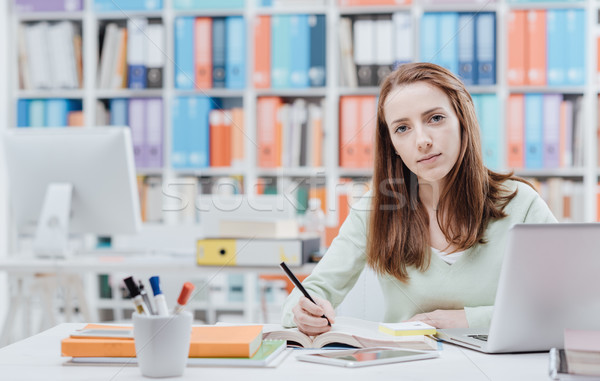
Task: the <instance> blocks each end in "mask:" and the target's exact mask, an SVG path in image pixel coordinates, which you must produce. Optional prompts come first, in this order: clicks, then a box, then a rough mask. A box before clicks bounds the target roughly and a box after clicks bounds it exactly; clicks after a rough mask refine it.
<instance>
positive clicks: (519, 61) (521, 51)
mask: <svg viewBox="0 0 600 381" xmlns="http://www.w3.org/2000/svg"><path fill="white" fill-rule="evenodd" d="M526 24H527V11H523V10H521V11H511V12H510V15H509V17H508V84H509V85H510V86H523V85H525V72H526V70H527V69H526V66H525V52H526V47H525V41H526V38H525V36H526V33H525V32H526V30H525V26H526Z"/></svg>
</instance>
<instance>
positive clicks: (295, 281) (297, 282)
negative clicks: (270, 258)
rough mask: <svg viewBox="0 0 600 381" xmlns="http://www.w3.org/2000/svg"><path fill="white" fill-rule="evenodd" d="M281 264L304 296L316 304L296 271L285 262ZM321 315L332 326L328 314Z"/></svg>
mask: <svg viewBox="0 0 600 381" xmlns="http://www.w3.org/2000/svg"><path fill="white" fill-rule="evenodd" d="M279 266H280V267H281V268H282V269H283V271H285V273H286V275H287V276H288V278H290V280H291V281H292V283H294V285H295V286H296V287H298V290H300V292H302V293H303V294H304V296H306V298H308V300H310V301H311V302H313V303H314V304H317V302H315V301H314V299H313V298H311V296H310V294H309V293H308V291H306V289H305V288H304V286H303V285H302V283H300V281H299V280H298V278H296V276H295V275H294V273H293V272H292V270H290V269H289V267H287V265H286V264H285V262H281V263H280V264H279ZM321 317H322V318H324V319H325V320H327V325H328V326H331V322H330V321H329V319H327V316H325V314H323V315H321Z"/></svg>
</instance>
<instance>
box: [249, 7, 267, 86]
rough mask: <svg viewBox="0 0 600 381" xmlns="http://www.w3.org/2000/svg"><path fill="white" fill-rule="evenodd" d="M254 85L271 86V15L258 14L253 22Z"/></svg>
mask: <svg viewBox="0 0 600 381" xmlns="http://www.w3.org/2000/svg"><path fill="white" fill-rule="evenodd" d="M253 80H254V87H256V88H257V89H268V88H269V87H271V16H258V17H257V18H256V19H255V23H254V75H253Z"/></svg>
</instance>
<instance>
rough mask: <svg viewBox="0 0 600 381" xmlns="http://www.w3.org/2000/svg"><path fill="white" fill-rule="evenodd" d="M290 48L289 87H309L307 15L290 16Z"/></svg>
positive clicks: (308, 30) (308, 29)
mask: <svg viewBox="0 0 600 381" xmlns="http://www.w3.org/2000/svg"><path fill="white" fill-rule="evenodd" d="M289 44H290V46H292V47H293V52H294V53H293V54H294V56H293V59H292V60H291V62H290V63H291V66H290V71H291V72H290V87H294V88H305V87H309V84H310V83H309V80H308V70H309V69H310V28H309V25H308V15H291V16H290V41H289Z"/></svg>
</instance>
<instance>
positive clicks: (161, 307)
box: [150, 276, 169, 316]
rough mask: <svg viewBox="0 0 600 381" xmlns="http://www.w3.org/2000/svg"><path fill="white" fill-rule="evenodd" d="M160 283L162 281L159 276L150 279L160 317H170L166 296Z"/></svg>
mask: <svg viewBox="0 0 600 381" xmlns="http://www.w3.org/2000/svg"><path fill="white" fill-rule="evenodd" d="M159 283H160V280H159V279H158V277H157V276H153V277H151V278H150V287H152V292H153V293H154V304H155V305H156V309H157V310H158V316H168V315H169V309H168V308H167V301H166V299H165V295H164V294H163V293H162V291H161V290H160V284H159Z"/></svg>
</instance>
